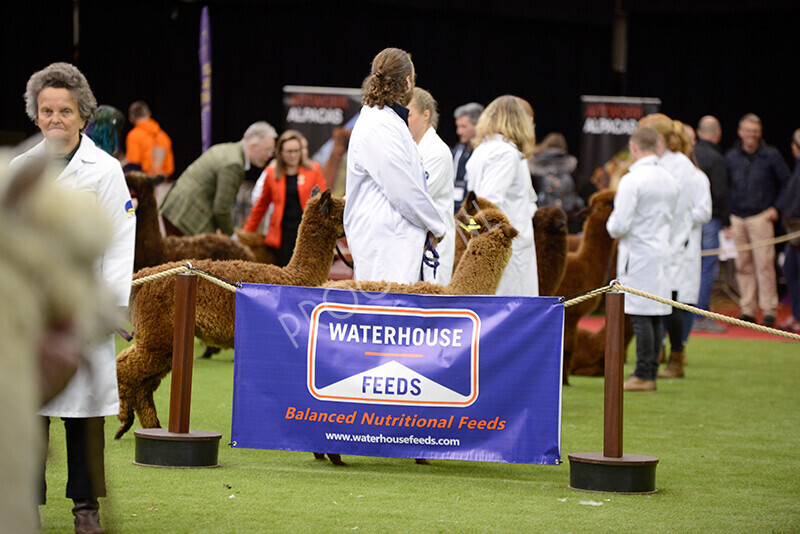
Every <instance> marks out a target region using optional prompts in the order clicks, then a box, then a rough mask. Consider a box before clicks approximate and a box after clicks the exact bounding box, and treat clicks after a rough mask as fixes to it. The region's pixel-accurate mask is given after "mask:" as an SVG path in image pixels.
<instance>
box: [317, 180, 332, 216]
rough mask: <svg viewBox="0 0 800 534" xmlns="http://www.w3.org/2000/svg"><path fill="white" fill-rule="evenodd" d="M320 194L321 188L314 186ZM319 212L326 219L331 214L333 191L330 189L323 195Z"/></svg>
mask: <svg viewBox="0 0 800 534" xmlns="http://www.w3.org/2000/svg"><path fill="white" fill-rule="evenodd" d="M314 188H315V189H317V192H319V186H316V185H315V186H314ZM319 212H320V213H321V214H323V215H324V216H325V217H327V216H329V215H330V214H331V190H330V189H328V190H327V191H325V192H324V193H322V198H321V199H319Z"/></svg>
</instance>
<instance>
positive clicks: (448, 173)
mask: <svg viewBox="0 0 800 534" xmlns="http://www.w3.org/2000/svg"><path fill="white" fill-rule="evenodd" d="M436 108H437V104H436V100H435V99H434V98H433V96H432V95H431V94H430V93H429V92H428V91H426V90H425V89H421V88H419V87H415V88H414V96H413V98H412V99H411V102H409V104H408V129H409V130H411V136H412V137H413V138H414V141H416V143H417V148H418V149H419V155H420V157H421V158H422V166H423V167H424V168H425V178H426V183H427V186H428V193H429V194H430V195H431V198H432V199H433V201H434V202H435V203H436V208H437V209H438V210H439V214H441V216H442V218H443V219H444V221H445V226H446V230H445V233H444V239H442V240H441V241H440V242H439V246H437V247H436V251H437V252H438V253H439V259H438V265H437V266H436V267H435V268H434V267H433V266H431V265H427V264H426V265H423V267H422V279H423V280H425V281H426V282H433V283H435V284H441V285H443V286H446V285H447V284H449V283H450V279H451V278H452V277H453V262H454V258H455V251H456V241H455V240H456V239H460V236H459V237H458V238H457V237H456V222H455V219H454V218H453V211H452V210H453V188H454V185H453V160H452V158H451V157H450V149H449V148H448V147H447V144H445V142H444V141H442V138H441V137H439V135H438V134H437V133H436V127H437V126H438V124H439V112H438V111H437V109H436Z"/></svg>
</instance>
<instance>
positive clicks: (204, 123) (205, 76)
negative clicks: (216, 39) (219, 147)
mask: <svg viewBox="0 0 800 534" xmlns="http://www.w3.org/2000/svg"><path fill="white" fill-rule="evenodd" d="M198 54H199V56H200V129H201V136H202V139H203V152H205V151H206V150H208V148H209V147H210V146H211V26H210V25H209V22H208V6H204V7H203V10H202V12H201V13H200V50H199V52H198Z"/></svg>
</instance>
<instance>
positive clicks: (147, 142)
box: [125, 119, 175, 177]
mask: <svg viewBox="0 0 800 534" xmlns="http://www.w3.org/2000/svg"><path fill="white" fill-rule="evenodd" d="M125 144H126V148H127V150H126V152H125V157H126V158H127V159H128V161H130V162H131V163H137V164H139V165H140V166H141V167H142V170H143V171H144V172H146V173H147V174H149V175H150V176H155V175H157V174H163V175H164V176H167V177H168V176H170V175H171V174H172V173H173V172H175V160H174V157H173V155H172V139H170V138H169V136H168V135H167V134H166V132H165V131H164V130H162V129H161V126H159V125H158V123H157V122H156V121H155V120H153V119H146V120H143V121H142V122H140V123H139V124H137V125H136V126H134V127H133V129H132V130H131V131H130V132H128V137H126V138H125ZM156 147H158V148H160V149H163V150H164V158H163V160H162V161H161V166H159V167H156V166H155V165H153V159H154V157H153V156H154V154H153V152H154V149H155V148H156Z"/></svg>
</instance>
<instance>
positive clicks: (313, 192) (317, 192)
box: [311, 185, 320, 197]
mask: <svg viewBox="0 0 800 534" xmlns="http://www.w3.org/2000/svg"><path fill="white" fill-rule="evenodd" d="M319 193H320V189H319V186H318V185H315V186H314V189H312V190H311V196H312V197H315V196H317V195H319Z"/></svg>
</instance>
